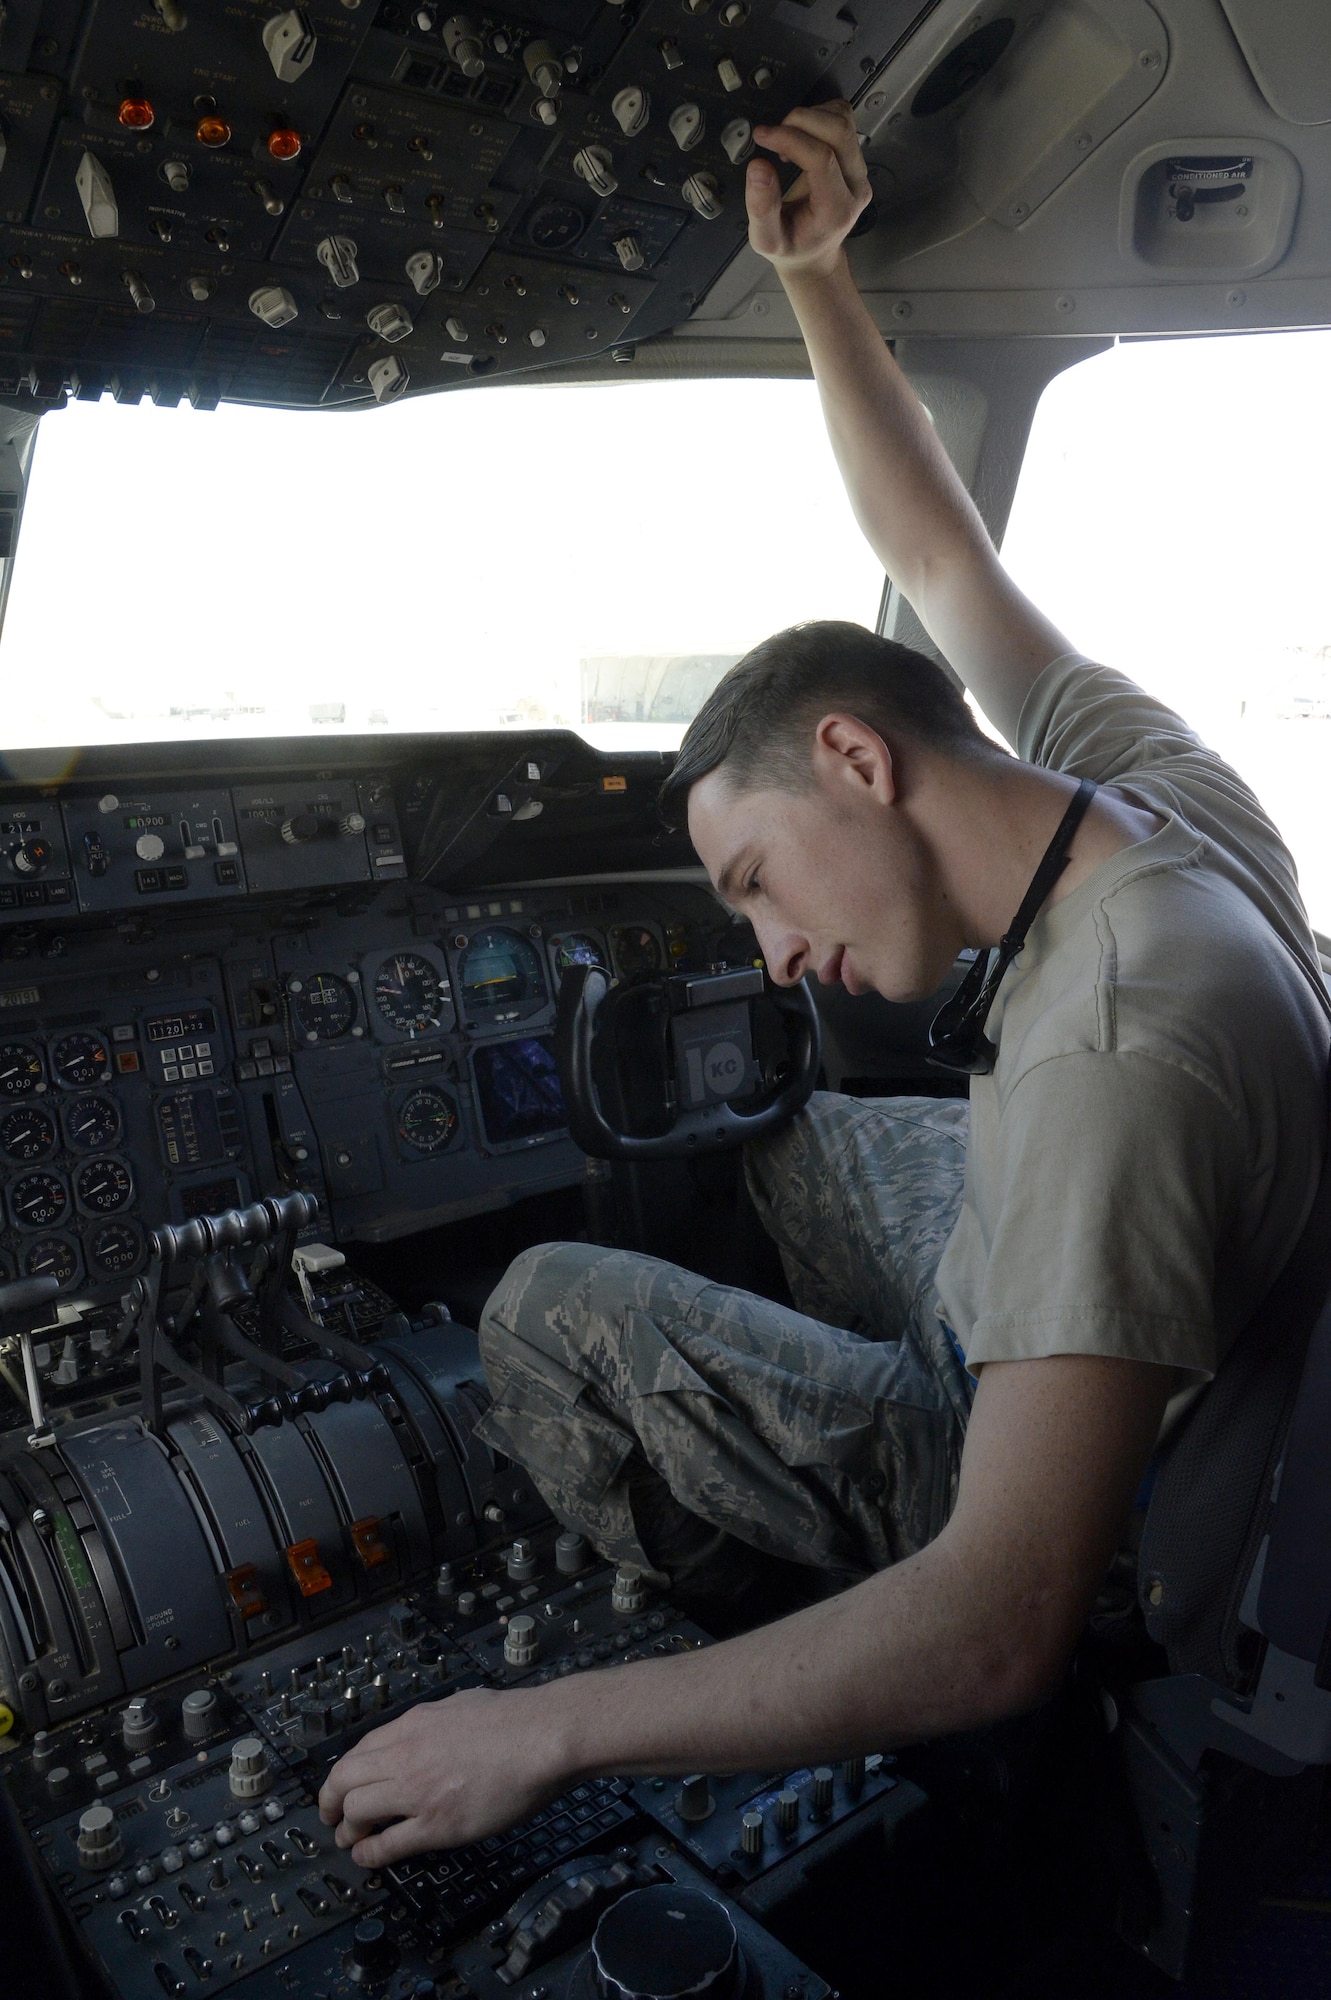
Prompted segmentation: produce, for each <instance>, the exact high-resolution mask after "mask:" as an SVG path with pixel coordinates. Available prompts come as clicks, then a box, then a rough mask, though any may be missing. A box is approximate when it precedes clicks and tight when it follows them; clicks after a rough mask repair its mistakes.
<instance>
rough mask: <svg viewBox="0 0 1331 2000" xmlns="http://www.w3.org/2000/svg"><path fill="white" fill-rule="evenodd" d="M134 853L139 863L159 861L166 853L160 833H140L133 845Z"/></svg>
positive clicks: (164, 843)
mask: <svg viewBox="0 0 1331 2000" xmlns="http://www.w3.org/2000/svg"><path fill="white" fill-rule="evenodd" d="M134 852H135V853H136V854H137V855H138V857H139V860H140V861H160V860H161V858H162V856H163V855H164V854H165V853H166V842H165V841H164V840H163V839H162V836H161V834H160V833H141V834H140V835H139V837H138V839H137V840H136V841H135V843H134Z"/></svg>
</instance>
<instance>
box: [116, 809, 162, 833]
mask: <svg viewBox="0 0 1331 2000" xmlns="http://www.w3.org/2000/svg"><path fill="white" fill-rule="evenodd" d="M123 824H124V825H125V826H127V827H128V828H129V830H130V832H131V833H142V832H143V831H144V830H145V828H147V827H150V826H170V824H171V820H170V818H169V816H168V815H167V814H166V813H126V814H125V818H124V821H123Z"/></svg>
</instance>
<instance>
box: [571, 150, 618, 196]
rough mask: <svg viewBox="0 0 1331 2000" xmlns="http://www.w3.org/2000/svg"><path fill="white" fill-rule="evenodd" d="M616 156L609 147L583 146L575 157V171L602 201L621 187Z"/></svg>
mask: <svg viewBox="0 0 1331 2000" xmlns="http://www.w3.org/2000/svg"><path fill="white" fill-rule="evenodd" d="M614 165H615V162H614V155H613V154H612V153H611V151H610V148H609V147H608V146H582V147H580V148H579V149H578V151H577V152H576V153H575V154H574V155H573V171H574V173H575V174H577V175H578V177H579V179H581V180H584V181H586V183H587V185H588V187H589V188H590V189H591V191H592V193H593V194H596V195H599V196H600V197H601V199H602V201H604V200H605V197H606V196H607V195H610V194H613V193H614V192H615V189H616V188H617V187H618V186H619V182H618V181H617V180H616V178H615V173H614Z"/></svg>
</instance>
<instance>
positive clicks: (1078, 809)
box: [929, 778, 1097, 1076]
mask: <svg viewBox="0 0 1331 2000" xmlns="http://www.w3.org/2000/svg"><path fill="white" fill-rule="evenodd" d="M1096 790H1097V787H1096V784H1095V781H1094V780H1093V779H1091V778H1083V779H1082V781H1081V783H1080V784H1079V785H1078V787H1077V790H1076V792H1075V793H1074V794H1073V798H1072V803H1071V805H1069V807H1068V809H1067V811H1066V812H1065V813H1064V815H1063V818H1062V820H1061V821H1060V822H1059V827H1058V831H1057V833H1056V834H1055V835H1054V837H1053V839H1052V840H1051V841H1050V843H1049V845H1048V847H1047V848H1046V849H1045V851H1044V857H1043V859H1042V860H1041V862H1040V865H1039V867H1038V868H1037V869H1036V871H1035V873H1034V875H1033V876H1032V877H1031V886H1030V888H1029V889H1028V890H1027V891H1026V894H1025V895H1024V896H1023V897H1022V902H1021V908H1020V909H1019V910H1018V911H1017V914H1016V916H1015V917H1014V918H1013V919H1012V926H1011V928H1010V930H1008V932H1007V933H1006V935H1005V936H1004V938H1003V939H1002V942H1001V943H1000V944H998V945H997V946H996V947H995V946H991V947H990V948H989V949H988V950H986V951H984V952H981V953H980V955H979V956H978V957H977V958H976V960H975V963H974V964H973V965H972V966H971V968H970V970H969V971H968V972H967V974H966V976H965V978H964V979H963V980H962V982H961V984H960V986H958V988H957V990H956V992H955V993H954V994H953V995H952V997H951V999H950V1000H945V1001H944V1002H943V1005H942V1006H941V1007H940V1008H939V1010H938V1012H937V1013H936V1014H935V1015H934V1018H933V1020H932V1021H931V1022H930V1023H929V1061H930V1062H931V1063H932V1064H933V1066H934V1068H935V1069H946V1070H952V1071H953V1072H954V1073H955V1074H957V1075H958V1076H988V1075H989V1074H990V1073H991V1072H992V1070H993V1067H994V1064H995V1063H996V1062H997V1061H998V1048H997V1045H996V1043H994V1042H992V1041H990V1039H989V1037H988V1035H986V1033H985V1031H984V1026H985V1022H986V1021H987V1020H988V1018H989V1009H990V1008H991V1007H992V1006H993V1004H994V1001H995V999H996V997H997V995H998V989H999V986H1000V985H1001V984H1002V981H1003V976H1004V974H1005V973H1006V972H1007V969H1008V967H1009V966H1010V965H1011V963H1012V961H1013V959H1014V958H1015V957H1016V956H1017V953H1018V952H1019V951H1020V950H1021V949H1022V947H1023V945H1024V944H1025V942H1026V933H1027V931H1029V929H1030V927H1031V925H1032V924H1033V923H1034V921H1035V919H1036V917H1037V916H1038V915H1039V913H1040V910H1041V908H1042V907H1043V905H1044V903H1045V901H1046V899H1047V897H1048V895H1049V892H1050V890H1051V889H1052V888H1053V886H1054V884H1055V882H1056V881H1057V880H1058V878H1059V876H1060V875H1061V874H1062V873H1063V870H1064V869H1065V868H1066V867H1067V865H1068V858H1069V857H1068V849H1069V848H1070V847H1071V845H1072V839H1073V835H1074V834H1075V833H1076V831H1077V828H1078V827H1079V826H1080V825H1081V823H1082V820H1083V819H1084V818H1085V817H1086V808H1087V807H1088V806H1089V805H1090V803H1091V800H1092V799H1093V798H1094V797H1095V794H1096Z"/></svg>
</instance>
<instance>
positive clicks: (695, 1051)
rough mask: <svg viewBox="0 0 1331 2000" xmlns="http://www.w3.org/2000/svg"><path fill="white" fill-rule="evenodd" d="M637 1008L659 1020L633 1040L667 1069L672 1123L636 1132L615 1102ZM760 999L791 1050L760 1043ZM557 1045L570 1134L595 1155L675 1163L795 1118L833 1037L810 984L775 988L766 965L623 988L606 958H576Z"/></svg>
mask: <svg viewBox="0 0 1331 2000" xmlns="http://www.w3.org/2000/svg"><path fill="white" fill-rule="evenodd" d="M626 1004H628V1005H632V1007H633V1008H634V1009H635V1011H636V1013H637V1015H638V1017H639V1021H640V1022H641V1020H642V1019H643V1018H644V1017H645V1018H646V1019H648V1020H649V1022H650V1023H651V1032H650V1033H649V1034H647V1035H646V1036H644V1035H643V1034H642V1033H641V1032H638V1033H637V1034H636V1035H635V1036H634V1038H633V1039H634V1046H635V1055H636V1060H637V1061H638V1063H639V1064H640V1065H642V1064H644V1063H645V1064H646V1066H647V1067H649V1068H650V1067H652V1066H653V1065H654V1066H655V1067H656V1068H657V1070H658V1074H657V1076H656V1077H654V1078H652V1079H650V1082H651V1083H652V1084H653V1086H654V1088H655V1095H656V1099H657V1101H658V1104H659V1108H660V1111H661V1114H662V1119H661V1120H660V1121H657V1122H663V1121H664V1120H668V1121H669V1123H668V1124H667V1125H666V1127H665V1129H663V1130H659V1131H646V1132H644V1131H631V1130H627V1129H625V1127H626V1125H627V1124H628V1123H629V1120H628V1118H627V1116H626V1117H625V1119H624V1121H623V1122H621V1123H616V1122H614V1121H613V1120H612V1118H611V1116H610V1115H609V1114H608V1113H607V1110H606V1108H605V1095H606V1093H605V1090H604V1089H603V1085H604V1083H605V1081H606V1078H607V1075H608V1074H612V1073H613V1071H614V1068H615V1058H616V1055H617V1054H618V1056H619V1058H620V1068H621V1070H622V1068H623V1067H624V1051H623V1050H622V1049H621V1050H618V1051H617V1050H616V1048H615V1046H614V1044H615V1042H616V1039H617V1035H618V1017H619V1016H620V1015H622V1014H623V1011H624V1007H625V1005H626ZM760 1007H761V1009H762V1010H763V1012H764V1013H767V1014H768V1015H769V1019H770V1014H771V1012H775V1014H776V1016H777V1018H778V1020H779V1023H780V1026H781V1027H782V1028H784V1030H785V1050H784V1053H778V1054H776V1055H774V1056H768V1057H767V1059H765V1060H764V1059H763V1057H762V1056H761V1055H760V1054H759V1053H758V1051H757V1049H756V1047H755V1043H756V1042H757V1040H758V1033H757V1030H758V1026H759V1023H758V1018H757V1017H758V1013H759V1008H760ZM607 1045H608V1046H607ZM555 1050H556V1056H557V1059H558V1063H559V1075H560V1081H561V1082H562V1084H563V1089H564V1101H565V1105H566V1108H567V1111H568V1124H569V1131H570V1133H571V1135H572V1137H573V1139H574V1141H575V1142H576V1143H577V1144H578V1145H579V1146H581V1148H582V1150H583V1151H584V1152H585V1153H590V1154H592V1155H593V1156H594V1157H595V1158H597V1159H602V1160H667V1159H687V1158H689V1157H690V1156H692V1155H694V1154H696V1153H698V1152H700V1151H703V1150H706V1151H708V1152H716V1151H720V1150H722V1149H724V1148H727V1147H732V1146H741V1145H743V1144H744V1142H745V1140H746V1139H756V1138H758V1137H759V1136H760V1135H761V1134H762V1133H764V1132H772V1131H775V1130H776V1129H777V1128H778V1127H779V1126H781V1125H785V1124H787V1123H788V1122H789V1121H790V1119H792V1118H793V1117H794V1116H795V1114H796V1112H797V1111H800V1110H802V1109H803V1107H804V1106H805V1104H807V1103H808V1100H809V1097H810V1094H811V1093H812V1091H813V1087H814V1084H815V1082H816V1080H817V1076H818V1065H819V1061H820V1058H821V1054H822V1041H821V1036H820V1033H819V1026H818V1014H817V1010H816V1008H815V1007H814V1003H813V996H812V994H811V993H810V992H809V989H808V987H807V985H805V984H804V983H803V982H801V983H800V985H798V986H775V985H773V984H772V982H771V981H770V980H769V979H768V978H767V977H766V975H765V974H764V973H763V972H762V971H761V970H760V969H759V968H758V967H757V966H740V967H737V968H735V969H733V970H723V971H719V972H710V973H669V974H666V975H665V976H664V977H663V978H660V979H652V980H643V981H639V982H635V983H634V984H633V985H631V986H628V987H620V988H614V987H612V985H611V982H610V980H609V978H608V977H607V975H606V973H605V972H603V971H602V969H601V968H600V966H597V965H574V966H570V967H569V968H568V970H567V971H566V972H565V974H564V976H563V980H562V983H561V985H560V989H559V1008H558V1014H557V1018H556V1025H555ZM635 1122H641V1121H635Z"/></svg>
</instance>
